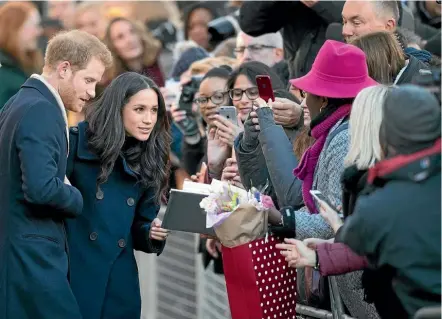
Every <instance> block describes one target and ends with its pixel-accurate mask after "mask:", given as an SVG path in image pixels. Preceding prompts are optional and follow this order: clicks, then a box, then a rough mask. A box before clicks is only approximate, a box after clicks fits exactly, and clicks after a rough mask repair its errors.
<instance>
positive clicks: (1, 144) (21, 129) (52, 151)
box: [0, 78, 83, 319]
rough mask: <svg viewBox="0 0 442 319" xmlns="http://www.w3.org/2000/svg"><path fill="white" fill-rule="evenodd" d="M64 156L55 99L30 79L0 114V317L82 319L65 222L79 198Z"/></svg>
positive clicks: (76, 210) (74, 212)
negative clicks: (70, 277)
mask: <svg viewBox="0 0 442 319" xmlns="http://www.w3.org/2000/svg"><path fill="white" fill-rule="evenodd" d="M67 155H68V144H67V136H66V123H65V122H64V119H63V116H62V112H61V110H60V108H59V106H58V104H57V102H56V100H55V97H54V96H53V95H52V93H51V92H50V91H49V89H48V88H47V87H46V86H45V84H43V82H41V81H40V80H38V79H32V78H31V79H29V80H27V81H26V82H25V84H24V85H23V86H22V87H21V89H20V90H19V91H18V93H17V94H16V95H15V96H14V97H12V98H11V99H10V100H9V102H8V103H7V104H6V105H5V107H4V108H3V110H2V113H0V176H1V177H0V190H1V191H0V318H5V319H18V318H20V319H27V318H29V319H49V318H50V319H68V318H69V319H70V318H72V319H78V318H81V316H80V311H79V308H78V305H77V302H76V301H75V298H74V295H73V294H72V291H71V288H70V287H69V282H68V267H69V258H68V252H67V250H66V246H67V244H66V233H65V228H64V222H65V219H66V218H70V217H76V216H78V215H79V214H80V213H81V210H82V208H83V199H82V196H81V194H80V192H79V191H78V190H77V189H76V188H74V187H72V186H70V185H67V184H65V183H64V182H63V181H64V176H65V173H66V165H67Z"/></svg>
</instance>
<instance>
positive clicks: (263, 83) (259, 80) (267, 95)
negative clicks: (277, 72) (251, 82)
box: [256, 75, 275, 103]
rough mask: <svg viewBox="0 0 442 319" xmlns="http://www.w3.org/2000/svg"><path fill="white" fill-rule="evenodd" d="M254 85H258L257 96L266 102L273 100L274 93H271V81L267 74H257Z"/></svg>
mask: <svg viewBox="0 0 442 319" xmlns="http://www.w3.org/2000/svg"><path fill="white" fill-rule="evenodd" d="M256 86H257V87H258V92H259V97H260V98H261V99H263V100H264V101H266V103H267V102H268V100H272V101H275V95H274V94H273V87H272V81H270V76H268V75H257V76H256Z"/></svg>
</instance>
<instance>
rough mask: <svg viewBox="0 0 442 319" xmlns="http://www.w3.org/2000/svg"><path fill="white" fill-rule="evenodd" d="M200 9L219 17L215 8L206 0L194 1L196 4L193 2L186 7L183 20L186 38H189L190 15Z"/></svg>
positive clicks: (213, 16)
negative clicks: (201, 0)
mask: <svg viewBox="0 0 442 319" xmlns="http://www.w3.org/2000/svg"><path fill="white" fill-rule="evenodd" d="M198 9H204V10H207V11H209V12H210V14H211V15H212V18H213V19H215V18H217V14H216V12H215V10H213V8H212V7H210V5H209V4H206V3H204V2H199V3H194V4H191V5H189V6H188V7H186V8H185V9H184V17H183V21H184V39H185V40H189V26H190V17H191V16H192V13H193V12H194V11H195V10H198Z"/></svg>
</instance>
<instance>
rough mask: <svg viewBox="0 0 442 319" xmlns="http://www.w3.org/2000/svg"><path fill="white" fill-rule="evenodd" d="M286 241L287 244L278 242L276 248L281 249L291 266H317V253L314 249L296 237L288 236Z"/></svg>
mask: <svg viewBox="0 0 442 319" xmlns="http://www.w3.org/2000/svg"><path fill="white" fill-rule="evenodd" d="M284 241H285V244H276V248H277V249H280V250H281V255H283V256H284V257H285V260H286V261H287V263H288V266H289V267H293V268H304V267H306V266H309V267H315V266H316V253H315V251H314V250H313V249H310V248H308V247H307V246H306V245H305V244H304V243H303V242H302V241H299V240H296V239H289V238H286V239H284Z"/></svg>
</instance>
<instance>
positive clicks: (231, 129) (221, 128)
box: [213, 115, 243, 146]
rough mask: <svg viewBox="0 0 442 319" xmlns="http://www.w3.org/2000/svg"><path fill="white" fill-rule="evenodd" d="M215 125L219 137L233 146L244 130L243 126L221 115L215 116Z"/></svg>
mask: <svg viewBox="0 0 442 319" xmlns="http://www.w3.org/2000/svg"><path fill="white" fill-rule="evenodd" d="M213 125H214V126H215V127H216V129H217V131H216V133H217V135H218V136H219V139H220V140H221V141H223V142H224V143H226V144H227V145H229V146H233V142H234V141H235V138H236V137H237V136H238V135H239V133H240V132H241V131H242V130H243V128H240V127H239V126H237V125H234V124H233V123H232V122H230V121H229V120H228V119H226V118H225V117H223V116H221V115H215V116H214V121H213Z"/></svg>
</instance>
